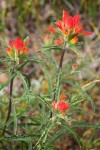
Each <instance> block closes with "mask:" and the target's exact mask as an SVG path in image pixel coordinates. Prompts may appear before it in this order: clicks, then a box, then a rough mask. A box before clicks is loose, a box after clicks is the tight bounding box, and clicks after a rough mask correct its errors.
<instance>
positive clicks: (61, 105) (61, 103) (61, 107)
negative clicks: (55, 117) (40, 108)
mask: <svg viewBox="0 0 100 150" xmlns="http://www.w3.org/2000/svg"><path fill="white" fill-rule="evenodd" d="M66 99H67V96H66V94H65V93H61V94H60V96H59V99H58V102H56V101H53V102H52V103H51V106H52V108H53V109H54V110H58V111H60V112H62V113H64V112H65V111H66V110H67V109H68V108H69V104H68V103H66V102H65V100H66Z"/></svg>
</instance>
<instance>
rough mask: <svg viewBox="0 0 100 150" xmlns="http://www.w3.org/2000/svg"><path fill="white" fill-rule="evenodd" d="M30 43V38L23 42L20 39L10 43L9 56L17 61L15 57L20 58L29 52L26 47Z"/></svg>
mask: <svg viewBox="0 0 100 150" xmlns="http://www.w3.org/2000/svg"><path fill="white" fill-rule="evenodd" d="M28 42H29V38H26V39H25V40H24V41H22V40H21V39H20V38H19V37H17V38H15V39H14V40H10V41H9V46H8V47H7V48H6V51H7V53H8V55H9V56H10V57H11V58H12V59H15V57H20V56H22V55H23V54H25V53H26V52H27V51H28V48H27V47H26V46H27V44H28Z"/></svg>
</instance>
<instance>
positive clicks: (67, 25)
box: [48, 10, 91, 45]
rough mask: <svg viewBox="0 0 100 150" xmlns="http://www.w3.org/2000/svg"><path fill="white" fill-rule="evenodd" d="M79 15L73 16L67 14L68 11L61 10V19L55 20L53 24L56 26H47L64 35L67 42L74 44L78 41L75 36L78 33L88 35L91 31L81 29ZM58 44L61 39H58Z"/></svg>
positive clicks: (50, 29)
mask: <svg viewBox="0 0 100 150" xmlns="http://www.w3.org/2000/svg"><path fill="white" fill-rule="evenodd" d="M79 20H80V16H79V14H76V15H75V16H68V13H67V12H66V11H65V10H63V14H62V19H61V20H59V19H58V20H57V21H56V23H55V25H56V28H54V27H53V26H49V27H48V30H49V31H51V32H58V33H60V34H62V36H64V39H66V41H67V42H69V43H72V44H75V43H76V42H77V41H78V38H77V36H78V35H79V34H80V35H90V34H91V32H89V31H82V30H83V26H82V25H81V24H80V22H79ZM59 41H60V42H58V44H59V45H60V44H62V42H61V40H59Z"/></svg>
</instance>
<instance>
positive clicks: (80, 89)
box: [66, 80, 95, 111]
mask: <svg viewBox="0 0 100 150" xmlns="http://www.w3.org/2000/svg"><path fill="white" fill-rule="evenodd" d="M66 82H67V83H68V84H69V85H71V86H72V87H74V88H76V89H77V90H78V91H79V92H80V93H81V94H82V95H84V97H85V98H87V100H88V101H89V102H90V103H91V105H92V107H93V109H94V111H95V105H94V102H93V100H92V98H91V97H90V96H89V95H88V94H87V92H86V91H84V90H83V89H82V88H81V87H79V86H78V85H76V84H74V83H73V82H72V81H70V80H67V81H66Z"/></svg>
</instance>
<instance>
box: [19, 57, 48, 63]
mask: <svg viewBox="0 0 100 150" xmlns="http://www.w3.org/2000/svg"><path fill="white" fill-rule="evenodd" d="M21 60H26V61H34V62H38V63H43V64H46V63H45V62H44V61H43V60H42V59H39V58H34V57H23V58H22V59H21Z"/></svg>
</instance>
